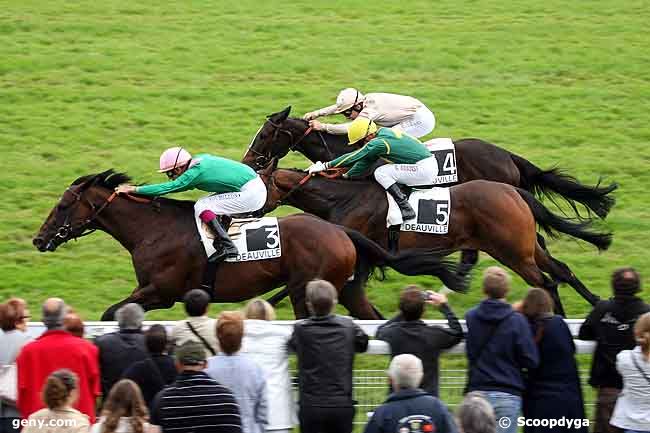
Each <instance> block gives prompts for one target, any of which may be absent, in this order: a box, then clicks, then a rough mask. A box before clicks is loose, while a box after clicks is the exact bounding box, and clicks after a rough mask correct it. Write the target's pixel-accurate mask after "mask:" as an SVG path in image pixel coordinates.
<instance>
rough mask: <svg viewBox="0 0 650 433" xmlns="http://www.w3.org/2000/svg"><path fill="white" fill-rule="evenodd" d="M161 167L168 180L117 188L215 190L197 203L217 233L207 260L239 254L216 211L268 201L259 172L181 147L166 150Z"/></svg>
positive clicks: (251, 208) (249, 207)
mask: <svg viewBox="0 0 650 433" xmlns="http://www.w3.org/2000/svg"><path fill="white" fill-rule="evenodd" d="M158 171H159V172H160V173H165V174H166V175H167V177H168V178H169V179H170V180H169V182H164V183H159V184H154V185H143V186H133V185H126V184H124V185H120V186H118V187H117V188H115V191H117V192H118V193H131V192H132V193H136V194H141V195H146V196H159V195H165V194H170V193H174V192H180V191H187V190H191V189H199V190H201V191H206V192H210V193H212V194H210V195H208V196H206V197H203V198H200V199H199V200H197V202H196V203H195V204H194V212H195V216H197V217H198V218H199V219H201V221H203V222H204V223H205V224H206V225H208V227H210V229H211V230H212V231H213V232H214V234H215V239H214V247H215V249H216V252H215V253H214V254H213V255H212V256H210V258H209V259H208V260H209V261H210V262H215V261H219V260H221V259H224V258H231V257H237V254H238V252H237V248H236V247H235V245H234V244H233V243H232V241H231V240H230V238H229V237H228V234H227V233H226V231H225V230H224V228H223V227H222V226H221V224H219V222H218V221H217V215H232V214H240V213H249V212H254V211H256V210H259V209H261V208H262V207H263V206H264V204H265V203H266V186H265V185H264V182H263V181H262V179H261V178H260V177H259V176H258V174H257V173H255V171H253V169H252V168H250V167H249V166H247V165H245V164H242V163H240V162H237V161H232V160H230V159H226V158H221V157H219V156H214V155H208V154H205V153H204V154H200V155H196V157H194V158H193V157H192V155H191V154H190V153H189V152H188V151H187V150H185V149H183V148H182V147H172V148H170V149H167V150H165V151H164V152H163V153H162V155H161V156H160V170H158Z"/></svg>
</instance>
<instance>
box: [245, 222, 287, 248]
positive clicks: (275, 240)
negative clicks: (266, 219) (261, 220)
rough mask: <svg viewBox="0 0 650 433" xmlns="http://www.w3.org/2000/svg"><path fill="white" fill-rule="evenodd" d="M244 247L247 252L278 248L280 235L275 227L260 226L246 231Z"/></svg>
mask: <svg viewBox="0 0 650 433" xmlns="http://www.w3.org/2000/svg"><path fill="white" fill-rule="evenodd" d="M246 246H247V247H248V251H261V250H268V249H274V248H278V247H279V246H280V234H279V233H278V227H277V226H262V227H257V228H254V229H250V230H246Z"/></svg>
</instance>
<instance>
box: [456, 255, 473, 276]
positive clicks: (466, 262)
mask: <svg viewBox="0 0 650 433" xmlns="http://www.w3.org/2000/svg"><path fill="white" fill-rule="evenodd" d="M477 263H478V250H462V251H461V253H460V264H459V265H458V271H457V272H456V275H457V276H458V280H459V281H465V279H466V278H467V276H468V275H469V273H470V272H472V269H473V268H474V266H476V264H477Z"/></svg>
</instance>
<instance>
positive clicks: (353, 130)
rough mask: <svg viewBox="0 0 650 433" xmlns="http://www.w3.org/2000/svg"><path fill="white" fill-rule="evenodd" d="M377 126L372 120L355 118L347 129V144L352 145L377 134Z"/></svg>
mask: <svg viewBox="0 0 650 433" xmlns="http://www.w3.org/2000/svg"><path fill="white" fill-rule="evenodd" d="M377 129H378V128H377V125H376V124H375V122H373V121H372V120H370V119H368V118H366V117H357V118H356V119H354V121H353V122H352V123H351V124H350V127H349V128H348V139H349V140H350V141H349V143H348V144H354V143H356V142H357V141H359V140H363V139H364V138H366V137H367V136H369V135H370V134H374V133H375V132H377Z"/></svg>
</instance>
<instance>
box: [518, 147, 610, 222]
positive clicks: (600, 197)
mask: <svg viewBox="0 0 650 433" xmlns="http://www.w3.org/2000/svg"><path fill="white" fill-rule="evenodd" d="M510 158H511V159H512V162H514V164H515V165H516V166H517V168H518V169H519V173H520V175H521V185H520V186H521V187H522V188H524V189H527V190H528V191H530V192H532V193H533V194H535V195H536V196H537V197H542V196H546V197H548V198H549V199H550V200H551V201H553V202H554V203H555V201H554V197H553V196H554V195H559V196H561V197H562V198H563V199H564V200H565V201H566V202H567V203H568V204H569V205H570V206H571V207H572V208H573V210H574V212H575V213H576V214H577V215H578V217H580V213H579V212H578V208H577V207H576V202H578V203H582V204H583V205H584V206H586V207H587V208H588V209H590V210H591V211H593V212H594V213H595V214H596V215H598V216H599V217H600V218H605V217H606V216H607V214H608V213H609V211H610V210H611V209H612V206H614V204H615V203H616V199H615V198H614V197H610V196H609V193H611V192H612V191H614V190H616V189H617V188H618V184H616V183H611V184H609V185H607V186H600V184H601V181H602V178H601V179H598V183H597V184H596V186H588V185H583V184H581V183H580V182H578V180H577V179H576V178H575V177H573V176H570V175H568V174H566V173H563V172H562V170H560V169H559V168H557V167H555V168H552V169H550V170H542V169H541V168H539V167H537V166H536V165H534V164H533V163H531V162H530V161H528V160H526V159H524V158H522V157H520V156H518V155H515V154H513V153H511V154H510ZM556 204H557V203H556Z"/></svg>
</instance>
